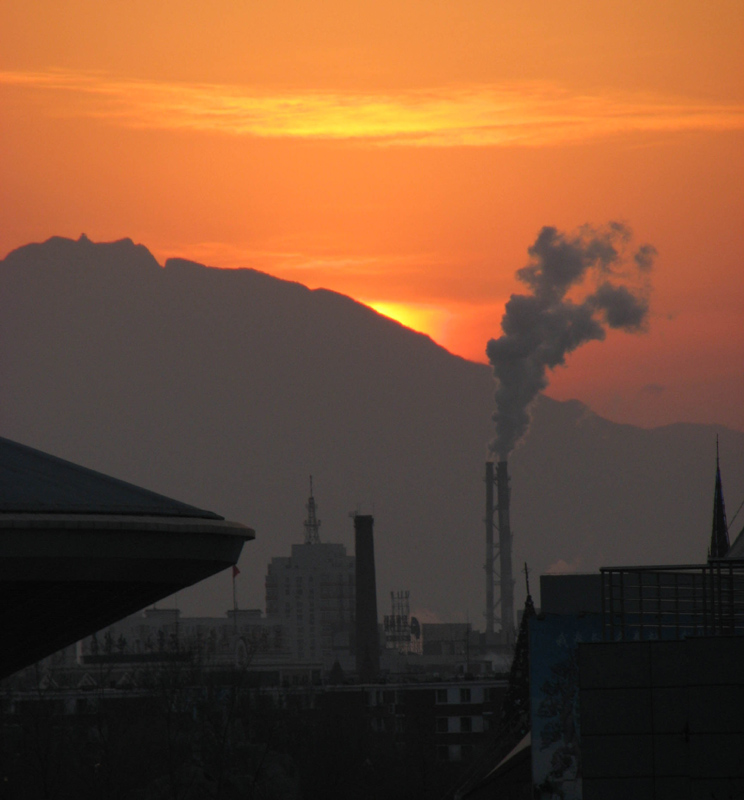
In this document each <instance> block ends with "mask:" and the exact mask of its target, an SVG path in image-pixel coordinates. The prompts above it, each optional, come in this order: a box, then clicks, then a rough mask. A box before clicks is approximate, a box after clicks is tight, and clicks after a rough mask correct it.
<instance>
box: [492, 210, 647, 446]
mask: <svg viewBox="0 0 744 800" xmlns="http://www.w3.org/2000/svg"><path fill="white" fill-rule="evenodd" d="M630 243H631V233H630V230H629V229H628V228H627V227H626V226H625V225H622V224H621V223H617V222H611V223H610V224H609V225H607V226H606V227H604V228H593V227H590V226H585V227H583V228H580V229H579V231H578V232H576V233H575V234H566V233H562V232H561V231H558V230H557V229H556V228H552V227H544V228H543V229H542V230H541V231H540V233H539V234H538V236H537V239H536V240H535V243H534V244H533V245H532V247H530V248H529V250H528V252H529V255H530V259H531V261H530V263H529V264H528V265H527V266H526V267H523V268H522V269H520V270H517V273H516V275H517V278H518V279H519V280H520V281H522V283H524V284H526V285H527V287H528V288H529V289H530V292H531V294H513V295H512V296H511V298H510V299H509V302H508V303H507V304H506V310H505V312H504V316H503V317H502V319H501V329H502V331H503V334H502V335H501V336H500V337H499V338H498V339H491V340H490V341H489V342H488V345H487V346H486V354H487V355H488V360H489V361H490V362H491V365H492V366H493V372H494V376H495V378H496V411H495V412H494V414H493V419H494V422H495V423H496V438H495V439H494V440H493V441H492V442H491V444H490V449H491V450H492V451H493V452H494V453H496V454H498V456H499V458H500V459H501V460H505V459H506V457H507V455H508V454H509V453H510V452H511V451H512V449H513V448H514V446H515V445H516V444H517V442H519V440H520V439H521V438H522V436H524V434H525V433H526V431H527V428H528V426H529V421H530V414H529V411H530V406H531V404H532V402H533V400H534V399H535V398H536V397H537V395H538V393H539V392H541V391H542V390H543V389H545V388H546V386H547V385H548V378H547V371H548V370H549V369H554V368H555V367H557V366H558V365H559V364H565V361H566V354H567V353H570V352H572V351H573V350H576V348H577V347H580V346H581V345H582V344H584V343H585V342H591V341H601V340H602V339H604V338H605V335H606V330H607V328H620V329H622V330H625V331H629V332H631V333H636V332H640V331H643V330H645V326H646V323H647V320H648V294H649V272H650V271H651V268H652V266H653V261H654V257H655V256H656V249H655V248H654V247H653V246H652V245H649V244H644V245H641V246H640V247H639V248H638V249H637V250H635V252H634V253H633V255H632V258H629V257H628V255H627V253H628V250H629V248H630ZM587 284H588V289H587V290H586V292H585V293H584V297H583V299H579V298H577V297H576V295H577V294H581V293H582V292H581V290H582V288H583V287H584V286H585V285H587ZM569 293H570V294H571V297H568V296H567V295H568V294H569Z"/></svg>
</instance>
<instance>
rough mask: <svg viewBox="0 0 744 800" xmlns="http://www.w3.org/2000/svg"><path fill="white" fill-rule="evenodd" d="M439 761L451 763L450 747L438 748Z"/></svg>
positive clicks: (441, 745) (444, 745) (443, 745)
mask: <svg viewBox="0 0 744 800" xmlns="http://www.w3.org/2000/svg"><path fill="white" fill-rule="evenodd" d="M437 761H449V747H447V745H446V744H440V745H438V746H437Z"/></svg>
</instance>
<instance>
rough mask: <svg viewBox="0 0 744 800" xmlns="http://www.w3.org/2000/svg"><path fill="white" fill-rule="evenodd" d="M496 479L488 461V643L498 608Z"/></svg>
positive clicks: (491, 463)
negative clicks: (495, 543)
mask: <svg viewBox="0 0 744 800" xmlns="http://www.w3.org/2000/svg"><path fill="white" fill-rule="evenodd" d="M494 483H495V478H494V474H493V461H486V637H488V641H490V640H491V639H492V638H493V634H494V616H495V615H494V612H495V610H496V607H495V605H494V599H493V583H494V575H493V562H494V557H493V515H494V512H495V506H494V504H493V486H494Z"/></svg>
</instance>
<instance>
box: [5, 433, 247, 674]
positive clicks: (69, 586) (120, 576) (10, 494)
mask: <svg viewBox="0 0 744 800" xmlns="http://www.w3.org/2000/svg"><path fill="white" fill-rule="evenodd" d="M254 536H255V534H254V532H253V531H252V530H251V529H250V528H247V527H245V526H244V525H240V524H238V523H235V522H228V521H226V520H225V519H224V518H223V517H221V516H219V515H218V514H215V513H213V512H211V511H204V510H202V509H198V508H195V507H193V506H190V505H187V504H185V503H181V502H178V501H176V500H171V499H170V498H167V497H163V496H162V495H159V494H156V493H154V492H150V491H148V490H147V489H142V488H140V487H138V486H133V485H132V484H129V483H125V482H124V481H120V480H117V479H115V478H111V477H109V476H107V475H103V474H101V473H99V472H94V471H93V470H89V469H86V468H84V467H81V466H78V465H76V464H72V463H70V462H68V461H64V460H62V459H59V458H56V457H54V456H51V455H48V454H47V453H42V452H40V451H38V450H34V449H32V448H30V447H26V446H24V445H21V444H18V443H16V442H11V441H9V440H7V439H2V438H0V629H1V630H2V632H3V634H4V635H5V639H4V641H5V645H4V647H3V649H2V652H0V677H3V676H6V675H10V674H12V673H13V672H15V671H17V670H18V669H21V668H22V667H24V666H27V665H28V664H32V663H34V662H35V661H37V660H39V659H40V658H43V657H44V656H46V655H49V654H51V653H53V652H55V651H56V650H58V649H60V648H62V647H65V646H66V645H68V644H71V643H73V642H75V641H77V640H79V639H81V638H83V637H85V636H87V635H89V634H91V633H93V632H94V631H96V630H99V629H101V628H102V627H105V626H106V625H110V624H111V623H112V622H115V621H116V620H118V619H121V618H122V617H125V616H127V615H128V614H132V613H134V612H135V611H138V610H139V609H141V608H144V607H145V606H147V605H150V604H151V603H155V602H157V601H158V600H160V599H162V598H163V597H167V596H168V595H171V594H173V593H174V592H176V591H179V590H180V589H183V588H185V587H186V586H190V585H192V584H194V583H197V582H198V581H200V580H203V579H204V578H207V577H209V576H211V575H214V574H216V573H217V572H220V571H222V570H223V569H227V568H229V567H231V566H233V565H234V564H236V563H237V561H238V558H239V556H240V552H241V550H242V547H243V544H244V543H245V542H246V541H247V540H250V539H253V538H254Z"/></svg>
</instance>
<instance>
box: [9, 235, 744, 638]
mask: <svg viewBox="0 0 744 800" xmlns="http://www.w3.org/2000/svg"><path fill="white" fill-rule="evenodd" d="M496 332H497V331H495V333H496ZM0 375H1V376H2V385H1V386H0V435H3V436H6V437H8V438H10V439H15V440H17V441H20V442H23V443H25V444H29V445H31V446H33V447H38V448H41V449H43V450H46V451H48V452H50V453H53V454H55V455H59V456H62V457H63V458H67V459H70V460H72V461H75V462H78V463H80V464H83V465H85V466H88V467H92V468H93V469H97V470H101V471H103V472H106V473H109V474H111V475H114V476H116V477H119V478H122V479H124V480H127V481H131V482H133V483H136V484H139V485H142V486H144V487H147V488H149V489H152V490H154V491H157V492H160V493H162V494H165V495H168V496H171V497H173V498H175V499H178V500H183V501H184V502H187V503H190V504H193V505H196V506H198V507H200V508H206V509H210V510H213V511H216V512H218V513H220V514H223V515H225V516H226V517H228V518H231V519H235V520H238V521H240V522H243V523H246V524H248V525H250V526H251V527H254V528H255V529H256V532H257V537H256V541H255V542H252V543H250V544H249V545H247V546H246V547H245V549H244V551H243V560H242V563H241V565H240V566H241V571H242V574H241V576H240V578H239V579H238V580H239V587H240V590H239V600H240V603H241V605H243V606H251V607H261V608H262V607H263V605H264V601H263V595H264V592H263V581H264V575H265V572H266V565H267V563H268V561H269V559H270V558H271V557H272V556H275V555H286V554H288V553H289V549H290V546H291V544H292V543H294V542H301V541H302V539H303V525H302V523H303V520H304V517H305V509H304V503H305V502H306V498H307V492H308V476H309V474H310V473H312V474H313V476H314V481H315V489H316V491H315V495H316V500H317V502H318V506H319V516H320V518H321V520H322V527H321V530H320V533H321V538H322V539H323V540H325V541H340V542H343V543H345V544H347V546H349V547H350V548H351V547H352V541H353V537H352V522H351V520H350V519H349V518H348V513H349V512H350V511H353V510H355V509H357V508H359V509H361V510H362V511H364V512H371V513H373V514H374V515H375V521H376V555H377V575H378V590H379V600H380V603H379V606H380V613H381V614H382V613H385V612H386V611H387V609H388V605H389V592H390V591H391V590H397V589H410V590H411V599H412V607H413V608H414V609H416V610H419V611H422V612H423V610H424V609H426V610H428V611H429V612H431V614H432V615H437V616H439V617H440V618H441V619H464V618H465V616H466V615H468V616H469V619H470V620H471V621H472V622H473V623H474V624H475V625H476V626H481V627H482V623H483V616H482V615H483V604H484V601H483V596H484V588H483V582H484V573H483V562H484V551H485V546H484V535H483V527H484V526H483V516H484V487H483V463H484V461H485V459H486V455H487V454H486V442H487V441H488V440H489V439H490V438H491V435H492V427H491V421H490V414H491V411H492V399H491V395H492V390H493V386H492V378H491V374H490V370H489V368H488V367H486V366H483V365H479V364H474V363H471V362H468V361H465V360H463V359H461V358H458V357H456V356H453V355H452V354H450V353H448V352H447V351H446V350H444V349H443V348H442V347H440V346H438V345H437V344H435V343H434V342H433V341H432V340H431V339H429V338H428V337H427V336H424V335H422V334H419V333H415V332H414V331H411V330H409V329H407V328H405V327H403V326H401V325H399V324H398V323H396V322H393V321H392V320H389V319H387V318H385V317H382V316H380V315H379V314H377V313H375V312H374V311H372V310H371V309H369V308H367V307H366V306H364V305H361V304H360V303H357V302H355V301H354V300H352V299H350V298H348V297H345V296H343V295H340V294H336V293H334V292H331V291H327V290H323V289H319V290H315V291H310V290H309V289H307V288H306V287H304V286H302V285H300V284H297V283H290V282H287V281H281V280H278V279H276V278H272V277H270V276H269V275H266V274H263V273H260V272H255V271H253V270H220V269H212V268H207V267H204V266H201V265H199V264H194V263H191V262H187V261H183V260H179V259H171V260H169V261H167V262H166V263H165V266H164V267H160V266H159V265H158V263H157V262H156V261H155V259H154V258H153V257H152V255H151V254H150V253H149V251H148V250H147V249H146V248H145V247H143V246H141V245H135V244H134V243H133V242H132V241H131V240H129V239H125V240H122V241H119V242H114V243H109V244H94V243H92V242H91V241H89V240H88V239H86V238H85V237H81V239H80V240H78V241H77V242H76V241H72V240H69V239H62V238H53V239H50V240H49V241H47V242H45V243H43V244H33V245H28V246H26V247H22V248H20V249H18V250H15V251H14V252H12V253H10V254H9V255H8V256H7V258H6V259H5V260H4V261H2V262H0ZM716 433H719V434H720V436H721V460H722V469H723V481H724V492H725V493H726V496H727V499H728V502H729V515H730V516H732V515H733V512H734V511H735V506H736V505H738V503H739V502H740V501H741V499H742V497H744V458H742V456H743V455H744V434H743V433H740V432H735V431H730V430H726V429H723V428H720V429H719V428H714V427H711V426H703V425H687V424H684V425H682V424H680V425H670V426H666V427H663V428H657V429H654V430H643V429H640V428H635V427H633V426H630V425H618V424H615V423H612V422H609V421H607V420H605V419H602V418H601V417H598V416H597V415H596V414H594V413H592V412H591V411H590V410H589V409H588V408H586V407H585V406H583V405H582V404H581V403H579V402H576V401H574V402H567V403H559V402H556V401H553V400H549V399H547V398H542V399H541V401H540V402H539V404H538V405H537V407H536V409H535V414H534V421H533V425H532V429H531V431H530V433H529V436H528V438H527V440H526V441H525V443H524V445H523V446H522V447H520V448H519V449H518V450H517V451H516V452H515V453H514V454H513V456H512V458H511V462H510V464H511V472H512V498H513V513H512V527H513V530H514V534H515V542H514V554H515V574H516V575H517V576H519V570H520V569H521V566H522V562H523V561H525V560H526V561H527V562H528V563H529V567H530V569H531V571H532V572H533V575H537V574H539V573H540V572H543V571H545V570H546V569H548V568H549V567H551V566H552V565H556V564H559V562H563V563H564V564H565V565H568V567H570V568H575V569H578V570H579V571H590V570H591V571H593V570H595V569H596V568H597V567H599V566H600V565H612V564H632V563H645V562H653V563H679V562H690V561H700V560H703V559H704V557H705V554H706V548H707V543H708V537H709V535H710V520H711V511H712V498H713V480H714V466H715V465H714V460H715V434H716ZM740 527H741V521H740V520H739V521H737V525H736V528H737V530H738V529H739V528H740ZM517 588H518V594H517V602H518V603H519V602H520V598H522V597H523V590H522V582H521V580H518V587H517ZM231 602H232V600H231V590H230V578H229V576H227V575H224V576H218V577H217V578H215V579H212V580H211V581H209V582H206V583H204V584H203V585H200V586H199V587H198V588H196V589H193V590H191V591H190V592H189V593H188V594H184V595H182V596H180V597H179V603H180V604H181V606H182V607H183V608H184V609H185V610H186V611H188V612H190V613H197V612H198V613H221V612H222V611H224V610H225V609H226V608H227V607H228V606H229V605H230V604H231Z"/></svg>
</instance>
